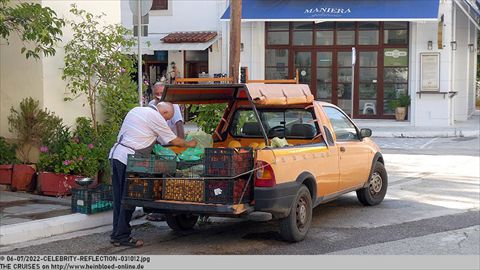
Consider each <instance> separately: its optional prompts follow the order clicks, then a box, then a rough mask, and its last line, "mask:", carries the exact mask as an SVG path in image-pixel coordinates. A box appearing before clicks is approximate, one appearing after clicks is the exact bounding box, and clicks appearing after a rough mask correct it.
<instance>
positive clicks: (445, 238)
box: [4, 137, 480, 256]
mask: <svg viewBox="0 0 480 270" xmlns="http://www.w3.org/2000/svg"><path fill="white" fill-rule="evenodd" d="M375 141H376V142H377V143H378V144H379V145H380V146H381V147H382V148H383V152H384V158H385V162H386V168H387V171H388V173H389V183H390V184H389V189H388V192H387V196H386V198H385V201H384V202H383V203H382V204H380V205H378V206H375V207H364V206H362V205H361V204H360V203H359V202H358V201H357V199H356V196H355V193H349V194H346V195H344V196H342V197H341V198H339V199H338V200H336V201H333V202H331V203H328V204H325V205H320V206H318V207H317V208H315V209H314V217H313V224H312V228H311V230H310V231H309V234H308V236H307V238H306V239H305V240H304V241H303V242H300V243H294V244H292V243H287V242H284V241H282V240H281V238H280V235H279V233H278V226H277V224H276V223H275V222H265V223H258V222H251V221H245V220H237V219H223V218H210V219H209V220H208V221H206V222H202V223H200V224H199V225H198V226H197V227H196V228H195V230H192V231H189V232H186V233H181V234H179V233H174V232H172V231H171V230H170V229H169V228H168V227H167V226H166V224H165V223H164V222H141V223H143V224H141V225H137V226H135V230H134V236H135V237H137V238H143V239H144V240H145V241H146V244H145V246H144V247H142V248H139V249H130V248H123V247H113V246H112V245H111V244H110V243H109V242H108V239H109V231H108V230H109V228H108V227H105V228H99V229H97V230H94V231H91V232H90V233H89V232H84V233H83V234H84V235H82V236H78V237H75V238H72V239H61V238H58V237H57V238H55V240H57V241H54V242H49V241H48V239H47V240H44V241H42V244H39V245H33V246H28V247H23V248H19V249H15V250H10V251H7V252H4V253H9V254H198V255H201V254H251V255H254V254H359V255H360V254H385V255H393V254H395V255H399V254H422V255H438V254H441V255H446V254H449V255H461V254H469V255H479V256H480V244H479V243H480V214H479V209H480V197H479V196H480V167H479V166H480V159H479V152H480V140H479V138H461V137H459V138H433V139H432V138H425V139H413V138H377V139H375ZM137 222H138V221H137Z"/></svg>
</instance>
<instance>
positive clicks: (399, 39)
mask: <svg viewBox="0 0 480 270" xmlns="http://www.w3.org/2000/svg"><path fill="white" fill-rule="evenodd" d="M383 43H384V44H388V45H400V44H402V45H403V44H404V45H406V44H408V23H407V22H385V23H384V40H383Z"/></svg>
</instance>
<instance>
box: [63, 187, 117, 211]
mask: <svg viewBox="0 0 480 270" xmlns="http://www.w3.org/2000/svg"><path fill="white" fill-rule="evenodd" d="M112 208H113V191H112V186H111V185H104V184H102V185H98V186H97V187H95V188H74V189H72V206H71V210H72V213H83V214H95V213H99V212H104V211H108V210H110V209H112Z"/></svg>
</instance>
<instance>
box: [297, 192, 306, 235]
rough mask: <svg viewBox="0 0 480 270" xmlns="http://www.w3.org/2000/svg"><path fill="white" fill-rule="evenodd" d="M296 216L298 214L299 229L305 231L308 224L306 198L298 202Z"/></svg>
mask: <svg viewBox="0 0 480 270" xmlns="http://www.w3.org/2000/svg"><path fill="white" fill-rule="evenodd" d="M296 214H297V227H298V228H299V229H303V227H304V226H305V224H306V223H307V222H308V214H307V201H306V200H305V198H304V197H301V198H300V200H298V203H297V208H296Z"/></svg>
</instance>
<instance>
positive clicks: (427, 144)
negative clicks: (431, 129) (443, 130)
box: [420, 137, 438, 149]
mask: <svg viewBox="0 0 480 270" xmlns="http://www.w3.org/2000/svg"><path fill="white" fill-rule="evenodd" d="M436 140H438V137H437V138H433V139H431V140H430V141H428V142H426V143H425V144H424V145H422V146H420V149H425V148H426V147H427V146H429V145H430V144H432V143H433V142H434V141H436Z"/></svg>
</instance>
